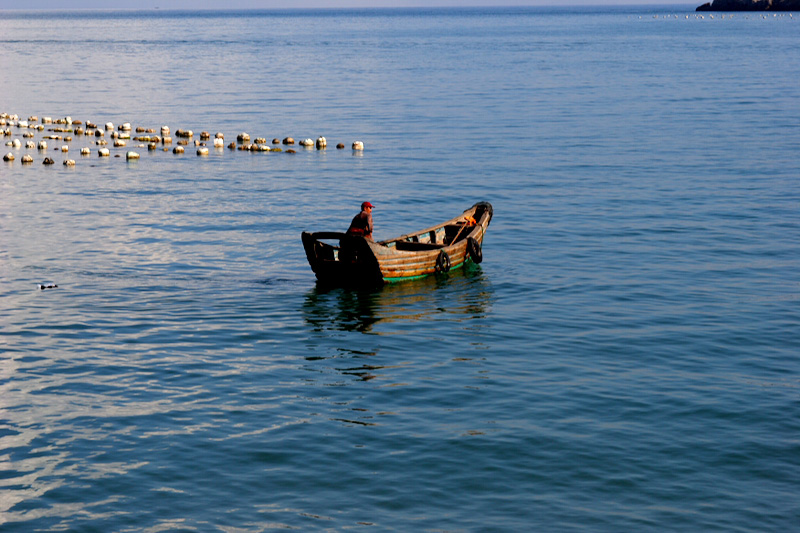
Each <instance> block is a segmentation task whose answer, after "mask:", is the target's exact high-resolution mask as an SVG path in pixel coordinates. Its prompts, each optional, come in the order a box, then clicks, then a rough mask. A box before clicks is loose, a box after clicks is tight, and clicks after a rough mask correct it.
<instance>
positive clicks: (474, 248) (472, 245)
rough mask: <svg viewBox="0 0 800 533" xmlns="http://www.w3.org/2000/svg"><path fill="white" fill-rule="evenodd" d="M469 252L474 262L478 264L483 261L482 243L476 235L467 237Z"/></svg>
mask: <svg viewBox="0 0 800 533" xmlns="http://www.w3.org/2000/svg"><path fill="white" fill-rule="evenodd" d="M467 253H468V254H469V257H470V259H472V262H473V263H475V264H476V265H477V264H478V263H480V262H481V261H483V251H481V245H480V243H478V241H476V240H475V238H474V237H469V238H468V239H467Z"/></svg>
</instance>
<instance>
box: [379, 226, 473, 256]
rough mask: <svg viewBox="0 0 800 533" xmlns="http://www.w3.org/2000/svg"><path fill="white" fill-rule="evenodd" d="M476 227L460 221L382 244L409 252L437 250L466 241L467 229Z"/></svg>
mask: <svg viewBox="0 0 800 533" xmlns="http://www.w3.org/2000/svg"><path fill="white" fill-rule="evenodd" d="M474 225H475V224H474V223H469V222H466V221H464V222H462V221H459V222H456V223H455V224H447V225H445V226H441V227H439V228H436V229H432V230H430V231H425V232H422V233H415V234H412V235H404V236H403V237H400V238H399V239H394V240H391V241H383V242H381V243H380V244H383V245H385V246H388V247H390V248H392V247H394V248H396V249H397V250H404V251H409V252H419V251H423V250H436V249H438V248H443V247H445V246H450V245H451V244H454V243H456V242H458V241H461V240H464V239H466V238H467V235H469V230H468V229H467V228H471V227H473V226H474Z"/></svg>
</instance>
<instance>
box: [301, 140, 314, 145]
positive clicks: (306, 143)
mask: <svg viewBox="0 0 800 533" xmlns="http://www.w3.org/2000/svg"><path fill="white" fill-rule="evenodd" d="M300 146H314V141H312V140H311V139H303V140H302V141H300Z"/></svg>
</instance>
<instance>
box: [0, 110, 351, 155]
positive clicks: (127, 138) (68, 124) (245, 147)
mask: <svg viewBox="0 0 800 533" xmlns="http://www.w3.org/2000/svg"><path fill="white" fill-rule="evenodd" d="M45 125H52V126H53V127H51V128H48V129H49V131H50V132H51V133H49V134H47V135H43V138H42V139H41V140H40V141H39V142H38V144H36V143H34V142H33V141H27V142H25V145H24V146H25V149H27V150H32V149H38V150H39V151H46V150H48V144H47V140H53V141H62V142H67V143H69V142H72V141H73V140H74V139H73V135H75V136H76V137H77V136H94V137H95V138H96V139H97V140H96V141H94V144H95V145H96V146H98V149H97V155H98V156H99V157H110V155H111V151H110V150H109V149H108V148H106V146H107V145H108V144H109V141H108V140H106V139H105V137H106V134H107V132H108V137H110V140H111V143H112V145H113V147H114V148H125V147H128V143H129V142H137V143H143V144H139V145H138V146H140V147H145V146H146V147H147V149H148V151H155V150H158V149H159V146H161V147H163V151H164V152H166V151H168V150H169V148H166V146H167V145H170V144H172V142H173V140H172V137H171V136H170V133H171V129H170V128H169V126H162V127H161V128H160V131H159V132H160V133H161V135H160V136H159V135H156V130H155V129H153V128H143V127H137V128H135V131H136V133H137V134H138V135H132V133H131V132H132V131H134V128H133V126H132V125H131V123H130V122H125V123H122V124H119V125H118V126H115V125H114V123H112V122H107V123H105V124H104V125H98V124H96V123H93V122H91V121H86V122H85V123H82V122H81V121H80V120H73V119H72V117H70V116H67V117H63V118H57V119H53V118H52V117H42V118H41V120H40V119H39V118H38V117H37V116H29V117H28V119H27V120H24V119H20V117H19V116H18V115H9V114H8V113H0V137H2V136H11V135H13V133H12V130H11V128H12V127H16V128H19V129H24V130H25V131H24V132H23V133H22V137H23V138H26V139H30V138H33V137H34V131H38V132H43V131H44V130H45V129H46V128H45ZM84 126H85V127H84ZM174 135H175V137H177V138H178V139H179V140H178V141H177V144H178V146H176V147H175V148H174V149H173V150H172V152H173V153H174V154H183V153H185V148H184V147H185V146H187V145H188V144H190V143H192V142H193V143H194V145H195V147H196V149H197V155H198V156H207V155H208V154H209V149H208V147H207V146H206V142H209V143H211V144H213V147H214V148H215V149H218V150H219V149H222V148H224V147H225V135H224V134H223V133H221V132H218V133H216V134H215V135H214V136H213V140H212V135H211V133H210V132H208V131H202V132H200V134H199V139H200V140H193V139H194V136H195V134H194V132H193V131H192V130H184V129H177V130H175V133H174ZM250 139H251V138H250V135H249V134H247V133H240V134H239V135H238V136H237V142H236V143H233V142H232V143H230V144H229V145H228V148H229V149H231V150H236V149H238V150H240V151H250V152H284V151H285V152H286V153H296V152H295V150H294V149H291V148H289V149H286V150H284V149H282V148H280V147H277V146H272V147H270V146H269V143H268V141H267V139H266V138H265V137H257V138H256V139H255V140H254V142H252V143H251V142H250ZM279 144H283V145H284V146H291V145H294V144H295V140H294V138H292V137H284V138H283V139H278V138H274V139H272V145H279ZM297 144H299V145H300V146H303V147H304V148H314V147H316V148H317V150H324V149H326V148H327V146H328V141H327V139H326V138H325V137H322V136H320V137H318V138H317V139H316V140H314V139H311V138H304V139H302V140H300V141H299V142H297ZM6 145H7V146H10V147H11V148H13V149H20V148H22V146H23V145H22V142H21V141H20V140H19V139H12V140H10V141H8V142H6ZM351 146H352V149H353V150H354V151H362V150H364V143H363V142H362V141H355V142H353V143H352V145H351ZM336 148H337V149H340V150H341V149H344V148H345V145H344V143H339V144H337V145H336ZM54 149H55V150H60V151H61V152H62V153H67V152H69V150H70V147H69V145H67V144H64V145H61V146H60V147H56V148H54ZM80 154H81V155H82V156H90V155H91V154H92V150H91V149H90V148H88V147H83V148H81V150H80ZM116 157H120V155H119V154H117V155H116ZM140 157H141V156H140V155H139V153H138V152H135V151H133V150H129V151H128V152H126V154H125V158H126V159H127V160H129V161H130V160H136V159H139V158H140ZM15 159H16V156H15V155H14V153H13V152H9V153H8V154H6V155H5V156H4V157H3V160H4V161H8V162H10V161H15ZM22 162H23V163H32V162H33V156H31V155H30V154H26V155H25V156H23V157H22ZM43 163H44V164H54V162H53V161H52V159H51V158H49V157H46V158H45V160H44V161H43ZM64 164H65V165H66V166H74V165H75V160H73V159H67V160H65V161H64Z"/></svg>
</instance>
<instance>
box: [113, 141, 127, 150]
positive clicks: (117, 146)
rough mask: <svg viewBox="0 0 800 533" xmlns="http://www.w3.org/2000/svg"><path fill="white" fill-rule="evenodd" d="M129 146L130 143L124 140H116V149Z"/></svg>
mask: <svg viewBox="0 0 800 533" xmlns="http://www.w3.org/2000/svg"><path fill="white" fill-rule="evenodd" d="M127 144H128V141H126V140H124V139H114V146H115V147H116V148H121V147H123V146H125V145H127Z"/></svg>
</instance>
